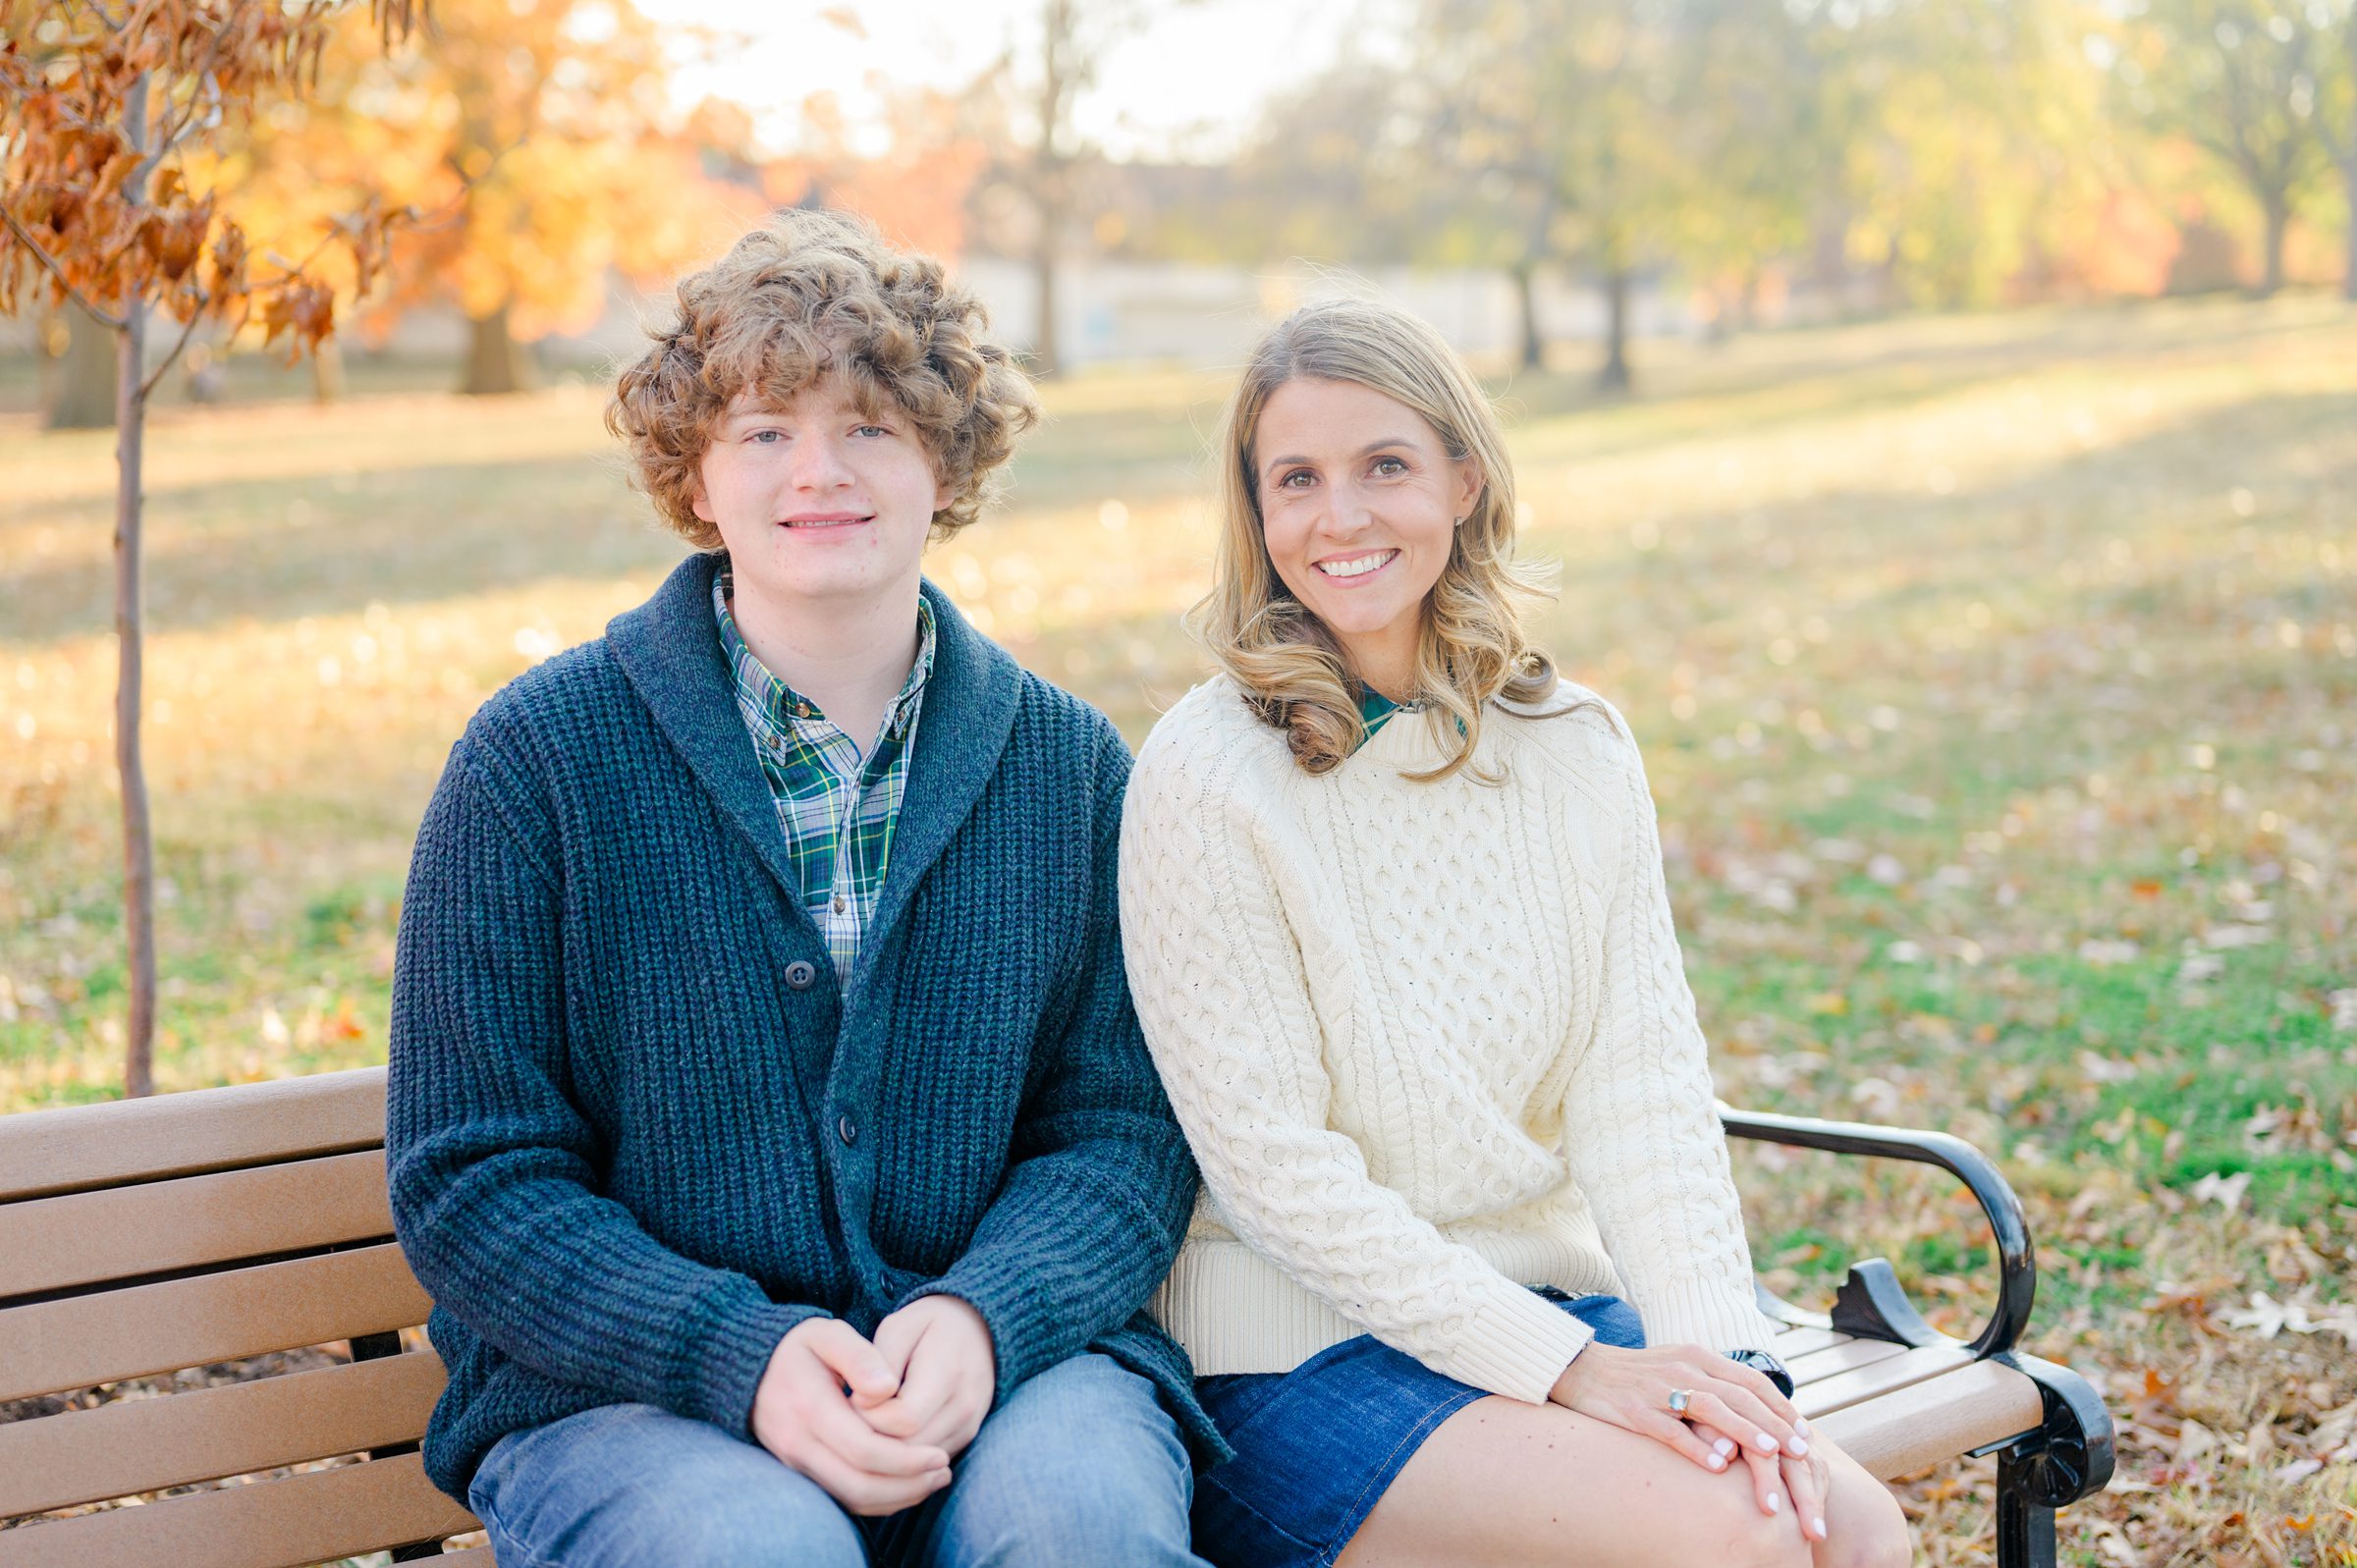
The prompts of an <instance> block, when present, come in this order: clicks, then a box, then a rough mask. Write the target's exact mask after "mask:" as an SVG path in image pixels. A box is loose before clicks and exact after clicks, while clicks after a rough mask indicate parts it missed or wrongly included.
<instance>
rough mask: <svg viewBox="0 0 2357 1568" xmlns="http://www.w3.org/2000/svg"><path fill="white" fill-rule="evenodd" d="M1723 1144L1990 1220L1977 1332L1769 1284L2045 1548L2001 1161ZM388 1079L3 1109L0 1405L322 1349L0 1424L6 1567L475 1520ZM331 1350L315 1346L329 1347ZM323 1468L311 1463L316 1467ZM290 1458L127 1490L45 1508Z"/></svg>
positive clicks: (450, 1532)
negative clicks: (1906, 1178) (1808, 1152)
mask: <svg viewBox="0 0 2357 1568" xmlns="http://www.w3.org/2000/svg"><path fill="white" fill-rule="evenodd" d="M1726 1120H1727V1130H1728V1132H1729V1133H1731V1134H1733V1135H1735V1136H1737V1137H1743V1138H1762V1139H1769V1140H1773V1141H1776V1142H1780V1143H1786V1144H1795V1145H1800V1146H1804V1147H1808V1148H1816V1149H1827V1150H1834V1151H1836V1152H1841V1153H1848V1154H1862V1155H1876V1156H1889V1157H1895V1158H1898V1159H1903V1160H1914V1161H1922V1162H1929V1163H1932V1164H1937V1165H1941V1166H1943V1167H1945V1168H1946V1169H1947V1170H1949V1171H1951V1172H1953V1173H1954V1174H1956V1175H1957V1176H1959V1177H1960V1178H1962V1179H1963V1181H1964V1182H1965V1184H1966V1185H1967V1186H1969V1187H1970V1188H1971V1189H1972V1191H1973V1192H1974V1193H1975V1195H1977V1196H1978V1197H1979V1199H1980V1201H1981V1205H1982V1207H1983V1209H1984V1211H1985V1212H1986V1213H1987V1215H1988V1217H1989V1220H1990V1223H1991V1226H1992V1228H1993V1229H1994V1231H1995V1233H1996V1239H1997V1248H1998V1255H1999V1259H2000V1280H1999V1304H1998V1310H1997V1314H1996V1316H1995V1317H1994V1318H1993V1319H1992V1321H1991V1322H1990V1324H1989V1325H1988V1327H1986V1328H1985V1329H1983V1330H1982V1332H1981V1333H1980V1335H1979V1336H1978V1337H1977V1338H1975V1339H1974V1340H1972V1341H1971V1342H1970V1343H1968V1344H1967V1343H1964V1342H1961V1341H1958V1340H1954V1339H1949V1338H1947V1337H1946V1336H1944V1335H1941V1334H1939V1333H1936V1332H1934V1331H1933V1330H1932V1329H1931V1328H1930V1327H1928V1326H1927V1325H1925V1324H1924V1322H1923V1321H1922V1319H1921V1318H1919V1317H1918V1316H1917V1315H1916V1314H1915V1312H1914V1310H1913V1309H1912V1308H1910V1307H1909V1306H1908V1305H1907V1302H1906V1298H1905V1296H1904V1295H1903V1294H1902V1293H1901V1292H1900V1291H1899V1289H1898V1285H1897V1281H1896V1279H1895V1277H1894V1276H1893V1275H1892V1273H1891V1269H1890V1267H1889V1266H1888V1265H1887V1264H1884V1263H1882V1262H1881V1261H1879V1260H1876V1261H1871V1262H1867V1263H1862V1264H1860V1265H1858V1266H1857V1267H1856V1268H1855V1269H1854V1270H1852V1271H1851V1273H1850V1276H1849V1279H1848V1282H1847V1283H1846V1284H1845V1285H1844V1286H1843V1287H1842V1289H1841V1292H1840V1294H1839V1297H1838V1298H1837V1300H1836V1304H1835V1306H1834V1309H1833V1311H1832V1312H1831V1313H1830V1314H1828V1315H1823V1316H1814V1315H1811V1314H1808V1313H1804V1312H1800V1311H1798V1310H1796V1309H1794V1308H1791V1307H1789V1306H1787V1305H1785V1304H1784V1303H1782V1302H1781V1301H1778V1300H1776V1299H1775V1298H1774V1297H1773V1296H1770V1295H1767V1294H1766V1293H1765V1292H1764V1291H1763V1295H1762V1300H1763V1304H1764V1305H1766V1306H1767V1307H1768V1309H1769V1311H1770V1312H1771V1313H1772V1314H1773V1315H1774V1316H1775V1317H1777V1319H1778V1320H1779V1321H1781V1322H1783V1323H1786V1324H1789V1325H1791V1326H1790V1328H1789V1329H1788V1331H1787V1332H1786V1333H1785V1334H1784V1335H1783V1337H1782V1338H1781V1340H1780V1341H1779V1343H1778V1350H1779V1352H1780V1353H1781V1355H1782V1356H1783V1358H1784V1359H1785V1361H1786V1362H1787V1363H1788V1364H1789V1365H1790V1367H1791V1369H1792V1374H1793V1377H1794V1379H1795V1380H1796V1381H1797V1382H1798V1384H1799V1385H1800V1389H1799V1394H1798V1399H1797V1402H1798V1404H1799V1405H1800V1408H1801V1410H1802V1411H1803V1412H1804V1413H1805V1414H1806V1415H1807V1416H1808V1417H1809V1419H1810V1421H1811V1422H1812V1423H1814V1424H1816V1425H1818V1426H1820V1427H1822V1428H1823V1429H1824V1431H1826V1432H1827V1433H1831V1434H1832V1435H1833V1437H1834V1438H1835V1440H1836V1441H1837V1442H1839V1443H1840V1444H1842V1446H1843V1447H1845V1448H1846V1449H1848V1450H1849V1452H1851V1453H1852V1454H1854V1455H1855V1456H1856V1457H1857V1458H1858V1460H1859V1461H1860V1462H1861V1463H1862V1464H1864V1465H1865V1466H1866V1467H1867V1468H1868V1469H1869V1470H1871V1471H1873V1472H1874V1473H1875V1474H1876V1475H1877V1476H1880V1477H1883V1478H1885V1479H1890V1478H1891V1477H1894V1476H1899V1475H1903V1474H1907V1473H1909V1472H1912V1471H1917V1470H1922V1469H1925V1468H1927V1467H1929V1466H1932V1465H1935V1464H1938V1463H1941V1462H1942V1461H1945V1460H1947V1459H1951V1458H1954V1457H1956V1456H1958V1455H1961V1454H1966V1453H1975V1454H1979V1453H1990V1452H1995V1453H1997V1454H1999V1455H2000V1456H2001V1457H2000V1460H1999V1466H1998V1481H1999V1488H2000V1489H1999V1496H1998V1519H1999V1526H1998V1528H1999V1560H2000V1561H2001V1563H2003V1564H2004V1565H2005V1568H2032V1565H2047V1564H2052V1563H2053V1562H2054V1554H2055V1546H2054V1539H2055V1537H2054V1510H2055V1509H2056V1508H2058V1507H2060V1506H2062V1505H2063V1504H2065V1503H2068V1502H2071V1501H2073V1500H2075V1499H2076V1498H2079V1497H2082V1496H2085V1495H2087V1494H2089V1493H2090V1492H2093V1491H2096V1490H2100V1489H2101V1488H2102V1487H2103V1486H2104V1484H2105V1483H2106V1482H2107V1481H2108V1480H2109V1479H2110V1473H2111V1427H2110V1420H2109V1418H2108V1417H2107V1416H2106V1415H2105V1412H2104V1408H2103V1405H2102V1403H2101V1401H2100V1400H2099V1399H2098V1398H2097V1397H2096V1395H2095V1393H2094V1391H2093V1390H2092V1389H2091V1388H2090V1387H2089V1386H2088V1384H2087V1383H2086V1381H2085V1380H2084V1379H2081V1378H2079V1377H2078V1376H2077V1375H2076V1374H2074V1373H2072V1372H2070V1371H2069V1370H2068V1369H2066V1368H2062V1367H2056V1366H2054V1365H2051V1364H2049V1363H2046V1362H2041V1361H2038V1360H2035V1359H2034V1358H2032V1357H2028V1356H2024V1355H2021V1354H2019V1353H2017V1352H2016V1351H2014V1350H2013V1348H2012V1347H2013V1344H2014V1341H2015V1339H2016V1338H2017V1337H2018V1335H2019V1334H2020V1332H2021V1330H2022V1328H2023V1326H2024V1325H2026V1324H2027V1323H2028V1321H2029V1314H2030V1304H2031V1298H2032V1295H2033V1293H2034V1290H2035V1281H2036V1275H2035V1271H2034V1269H2033V1266H2032V1262H2031V1253H2030V1240H2029V1234H2028V1230H2027V1228H2026V1226H2025V1225H2024V1223H2023V1220H2022V1215H2021V1207H2020V1204H2019V1202H2018V1201H2017V1200H2016V1199H2015V1198H2014V1196H2013V1194H2012V1192H2011V1190H2010V1189H2009V1188H2008V1187H2007V1186H2006V1185H2005V1182H2004V1179H2003V1178H2002V1177H2001V1175H2000V1174H1999V1173H1998V1171H1997V1169H1996V1167H1995V1166H1994V1165H1992V1164H1990V1163H1989V1162H1988V1161H1986V1160H1984V1159H1983V1158H1982V1157H1981V1156H1980V1155H1979V1154H1977V1153H1975V1152H1974V1151H1973V1150H1972V1149H1971V1148H1970V1146H1968V1145H1966V1144H1964V1143H1962V1142H1960V1141H1958V1140H1956V1139H1953V1138H1948V1137H1946V1136H1945V1135H1942V1134H1937V1133H1915V1132H1899V1131H1893V1130H1891V1129H1885V1128H1875V1127H1865V1126H1858V1125H1852V1124H1846V1123H1831V1122H1818V1121H1808V1120H1803V1119H1800V1118H1796V1117H1783V1116H1766V1115H1744V1114H1737V1113H1735V1112H1731V1111H1729V1112H1727V1113H1726ZM384 1123H385V1075H384V1070H383V1069H382V1068H369V1069H362V1070H359V1071H355V1072H338V1073H328V1074H324V1075H321V1076H317V1077H310V1078H298V1079H288V1080H283V1081H280V1082H275V1083H260V1084H249V1085H241V1086H238V1087H235V1088H229V1089H207V1090H199V1091H195V1092H193V1093H189V1094H179V1095H171V1096H167V1097H164V1098H160V1099H152V1100H139V1101H127V1102H121V1103H117V1104H111V1105H100V1106H86V1107H76V1108H69V1109H62V1110H43V1111H31V1112H27V1113H23V1114H19V1115H13V1116H5V1117H0V1403H7V1402H9V1401H17V1400H26V1399H29V1398H32V1397H34V1396H39V1395H47V1394H58V1393H66V1392H71V1391H79V1390H84V1389H89V1388H93V1387H96V1386H97V1385H100V1384H105V1383H112V1382H117V1381H120V1380H123V1379H151V1378H156V1377H158V1376H164V1377H169V1375H171V1374H173V1373H176V1372H181V1371H183V1370H184V1369H190V1368H205V1367H210V1366H215V1365H218V1364H220V1363H223V1362H232V1361H240V1360H246V1359H248V1358H253V1357H258V1356H265V1355H269V1354H271V1353H274V1352H281V1351H290V1350H299V1349H301V1350H309V1351H310V1352H311V1355H310V1357H309V1358H308V1359H309V1360H311V1361H312V1362H314V1363H317V1364H316V1365H312V1366H309V1367H307V1368H305V1369H304V1370H298V1371H288V1372H282V1373H279V1374H277V1375H275V1376H271V1377H266V1378H261V1379H255V1380H250V1381H243V1382H226V1383H221V1384H219V1385H216V1386H200V1387H194V1388H189V1389H185V1390H183V1391H179V1392H172V1393H168V1394H163V1395H161V1396H158V1397H139V1398H121V1399H115V1400H111V1401H108V1402H104V1403H99V1404H97V1405H95V1406H92V1407H90V1408H86V1409H80V1408H66V1409H62V1410H60V1411H58V1412H56V1413H53V1414H45V1415H33V1416H30V1417H27V1418H25V1419H20V1420H17V1421H14V1422H8V1423H4V1424H0V1568H67V1565H71V1568H117V1565H121V1568H132V1565H141V1568H145V1565H153V1568H303V1565H309V1564H314V1563H320V1562H329V1561H334V1560H336V1559H339V1558H343V1557H349V1556H354V1555H357V1554H360V1553H365V1552H370V1551H382V1550H386V1549H391V1550H392V1552H393V1554H394V1558H395V1560H396V1561H407V1560H411V1559H415V1558H422V1557H433V1556H448V1555H458V1556H464V1557H468V1558H470V1559H471V1560H472V1561H474V1562H477V1563H481V1564H485V1565H488V1564H489V1563H490V1561H491V1554H490V1552H489V1551H488V1550H487V1549H486V1548H483V1547H480V1546H475V1547H471V1548H461V1549H460V1550H459V1551H457V1552H455V1553H453V1552H447V1551H446V1550H445V1542H446V1541H449V1540H450V1538H452V1537H455V1536H461V1535H463V1534H465V1533H466V1532H469V1531H473V1530H475V1529H477V1528H478V1526H477V1523H476V1521H475V1520H474V1518H473V1517H472V1516H471V1515H470V1514H468V1513H467V1512H466V1509H464V1508H462V1507H460V1506H459V1505H458V1504H456V1503H454V1502H452V1501H451V1500H450V1499H449V1498H447V1497H445V1496H443V1495H442V1494H441V1493H440V1492H438V1491H436V1490H435V1489H434V1488H433V1487H432V1486H431V1485H430V1484H429V1483H428V1482H427V1481H426V1479H425V1473H424V1471H423V1469H422V1468H421V1465H420V1462H419V1459H418V1455H417V1440H418V1437H419V1436H420V1434H421V1433H423V1432H424V1430H425V1420H426V1415H427V1413H428V1412H429V1411H430V1410H431V1409H432V1407H433V1402H434V1399H435V1397H436V1395H437V1394H438V1393H439V1392H440V1391H441V1387H442V1376H443V1375H442V1366H441V1363H440V1362H439V1361H438V1360H437V1359H436V1358H435V1356H434V1354H433V1352H432V1351H431V1350H430V1349H427V1348H423V1346H422V1341H421V1339H420V1338H419V1336H416V1335H411V1341H412V1342H414V1343H416V1344H417V1346H418V1347H417V1348H407V1347H406V1346H405V1343H404V1340H403V1337H402V1332H401V1331H402V1330H404V1329H408V1328H413V1327H415V1325H419V1324H422V1323H423V1322H424V1321H425V1315H426V1311H427V1307H428V1305H429V1304H428V1302H427V1300H426V1296H425V1293H424V1291H423V1290H421V1289H420V1288H419V1287H418V1285H417V1282H416V1280H415V1279H414V1278H413V1277H412V1276H411V1273H410V1271H409V1269H408V1267H407V1266H406V1265H405V1264H404V1262H403V1260H402V1256H401V1252H400V1250H399V1249H398V1248H397V1247H396V1246H395V1244H394V1243H393V1241H392V1239H391V1237H392V1229H393V1225H392V1218H391V1216H390V1213H389V1211H388V1209H387V1207H386V1199H385V1163H384ZM322 1349H324V1352H325V1353H324V1354H322V1353H321V1350H322ZM323 1462H324V1463H323ZM294 1466H310V1467H312V1468H308V1469H301V1470H298V1471H296V1472H295V1473H294V1474H290V1475H283V1476H278V1477H275V1478H272V1479H259V1480H248V1481H246V1482H244V1483H243V1484H241V1485H236V1486H223V1487H213V1488H210V1489H205V1490H198V1491H191V1492H184V1493H182V1494H180V1495H176V1496H170V1497H163V1498H158V1499H155V1500H151V1501H147V1502H144V1503H141V1504H140V1505H138V1506H136V1507H121V1508H113V1509H106V1510H102V1511H99V1512H94V1513H83V1514H77V1515H72V1516H70V1517H66V1518H52V1519H40V1518H36V1517H32V1516H37V1515H41V1514H45V1513H50V1512H52V1511H57V1510H65V1509H71V1508H76V1507H80V1506H82V1505H84V1504H88V1503H94V1502H102V1501H107V1500H111V1499H115V1498H123V1497H132V1496H135V1495H137V1494H140V1493H151V1492H157V1491H162V1490H165V1489H168V1488H172V1487H187V1486H191V1485H196V1484H202V1483H207V1482H215V1481H221V1480H224V1479H226V1478H233V1477H237V1478H245V1477H255V1476H258V1475H261V1474H263V1473H265V1472H270V1471H277V1470H284V1469H287V1468H289V1467H294Z"/></svg>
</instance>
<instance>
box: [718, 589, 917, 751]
mask: <svg viewBox="0 0 2357 1568" xmlns="http://www.w3.org/2000/svg"><path fill="white" fill-rule="evenodd" d="M734 585H735V578H734V577H733V575H732V574H731V572H730V570H729V568H727V567H723V568H720V571H719V572H718V574H717V575H715V576H714V577H713V579H712V616H713V619H714V620H716V621H717V622H720V646H721V651H722V652H723V653H725V654H726V655H727V656H728V660H729V669H730V670H731V671H733V672H734V673H735V675H736V677H737V706H738V707H739V709H740V710H743V711H744V720H745V723H746V725H747V726H748V727H754V738H755V739H756V740H758V739H759V738H761V731H762V730H768V731H770V732H771V733H774V734H779V735H791V736H792V737H794V738H795V739H796V740H800V741H802V742H803V743H805V744H807V745H811V746H815V747H817V748H818V749H819V750H820V752H821V753H822V754H823V755H825V757H826V759H827V761H828V764H829V766H830V767H832V768H834V770H835V771H836V772H837V773H841V774H844V775H846V776H847V777H848V776H850V775H851V774H853V773H854V772H855V771H858V770H857V766H856V765H857V764H859V763H860V762H861V761H862V760H864V762H865V764H866V770H865V771H867V772H869V773H871V774H872V773H873V772H874V771H875V769H876V768H877V767H878V766H880V765H886V764H888V763H889V761H890V759H889V758H888V757H887V756H886V753H888V752H897V751H898V750H899V749H900V747H901V745H902V744H904V742H905V741H906V740H907V738H908V731H909V730H911V729H913V728H915V725H916V716H917V714H918V712H919V711H920V710H921V709H922V708H923V706H924V700H925V678H926V677H927V676H930V675H932V673H933V607H932V606H931V605H929V604H927V603H926V602H925V596H924V595H923V594H918V595H917V596H916V663H915V664H913V665H911V666H909V669H908V678H907V679H906V680H904V681H903V682H902V683H901V692H900V695H899V696H897V697H895V698H893V699H892V702H891V705H890V706H888V707H887V708H886V709H885V710H884V728H883V729H882V730H879V731H878V732H877V734H876V736H875V737H874V738H875V740H876V742H877V743H876V744H875V745H874V746H872V747H871V748H867V749H865V750H863V749H862V748H861V746H860V745H859V743H858V742H857V741H856V740H854V739H853V738H852V737H851V736H850V735H849V734H846V733H845V732H844V731H843V730H841V729H839V728H837V726H836V724H835V722H834V721H833V720H832V719H829V718H828V717H827V716H826V715H825V714H823V713H821V712H820V711H819V707H818V704H817V703H815V702H812V701H811V700H810V699H809V698H807V697H805V696H803V695H802V694H801V693H800V692H798V691H796V690H795V689H794V688H793V687H792V686H790V685H788V684H787V683H786V682H785V681H783V680H780V679H779V678H778V677H777V676H774V675H771V674H770V672H769V667H768V666H767V665H764V664H763V663H762V662H761V661H760V659H759V658H758V657H756V656H755V655H754V653H753V650H752V649H751V648H750V647H748V646H747V645H746V643H745V640H744V634H743V633H742V632H740V631H739V630H738V629H737V618H736V616H735V615H733V614H731V613H730V610H729V598H730V594H731V591H732V589H733V587H734ZM846 747H848V748H849V749H850V755H849V758H848V759H847V758H845V757H844V756H843V755H842V753H843V751H844V748H846ZM847 760H848V761H849V762H850V763H851V764H852V765H853V766H852V767H846V766H843V764H844V763H845V762H846V761H847Z"/></svg>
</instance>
